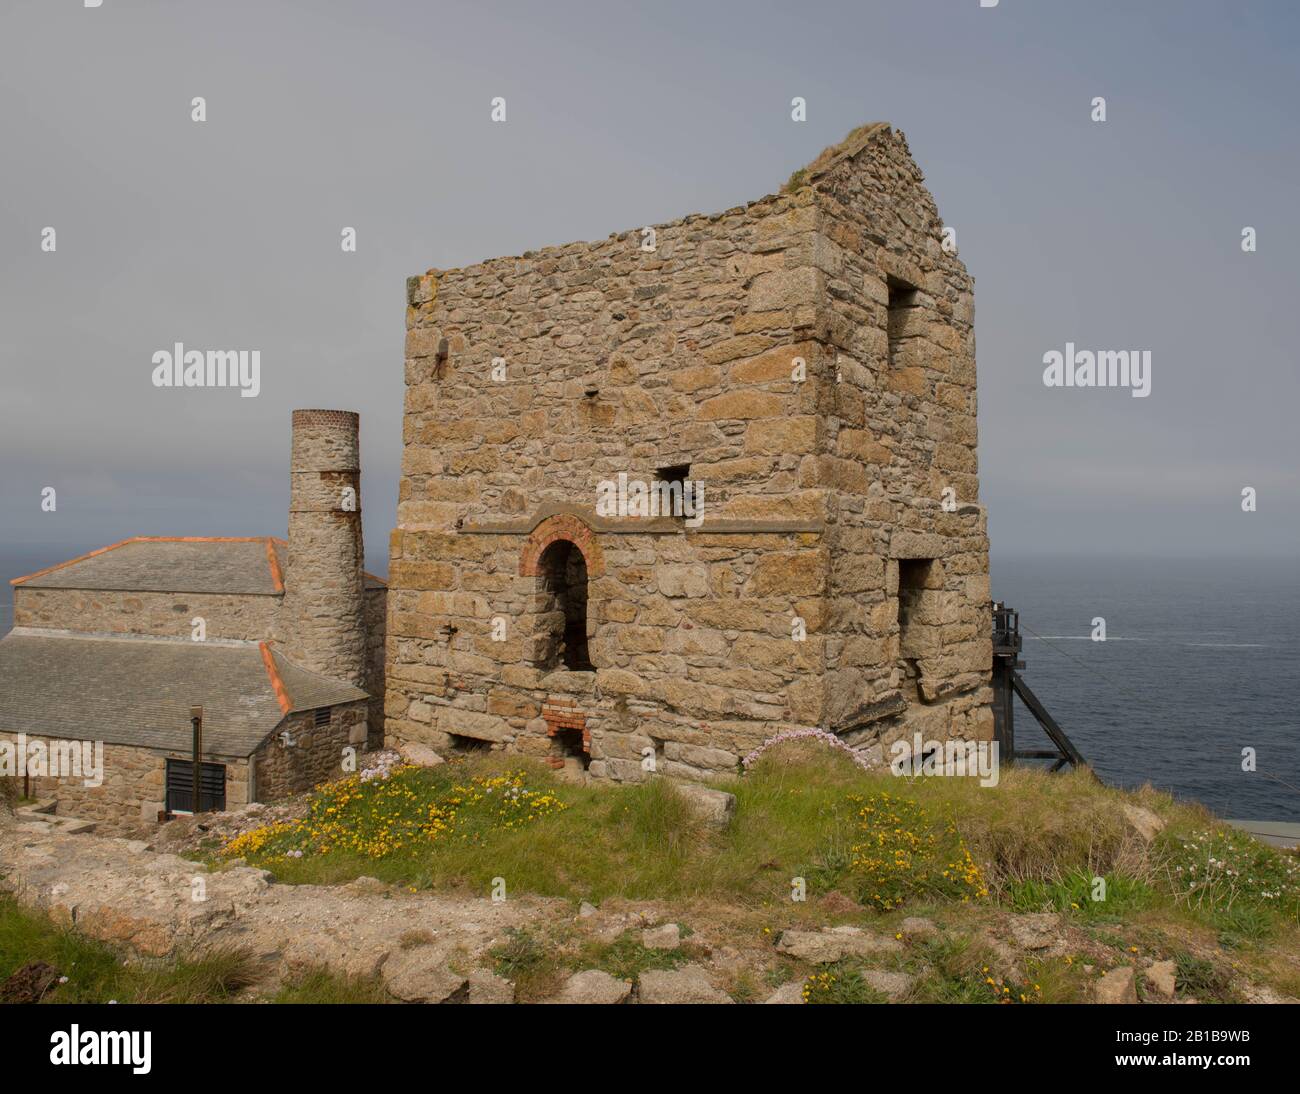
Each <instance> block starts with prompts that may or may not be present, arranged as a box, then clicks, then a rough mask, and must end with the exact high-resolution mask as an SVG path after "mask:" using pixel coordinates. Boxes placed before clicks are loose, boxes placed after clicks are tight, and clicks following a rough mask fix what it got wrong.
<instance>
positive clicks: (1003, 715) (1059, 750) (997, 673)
mask: <svg viewBox="0 0 1300 1094" xmlns="http://www.w3.org/2000/svg"><path fill="white" fill-rule="evenodd" d="M1022 644H1023V640H1022V639H1021V637H1020V613H1019V612H1017V611H1016V610H1015V609H1014V608H1008V607H1007V606H1006V605H1004V604H1003V603H1001V601H996V602H994V604H993V739H994V740H996V741H997V742H998V753H999V755H1000V756H1001V758H1002V760H1003V761H1004V762H1005V763H1009V764H1014V763H1015V762H1016V760H1051V761H1053V762H1052V765H1051V768H1050V770H1052V771H1060V770H1061V768H1063V767H1064V766H1065V765H1066V764H1072V765H1073V766H1074V767H1076V768H1079V767H1082V768H1087V770H1088V771H1089V773H1091V774H1092V777H1093V778H1094V779H1095V778H1097V776H1096V773H1095V772H1093V771H1092V768H1090V767H1088V761H1087V760H1085V759H1084V758H1083V756H1082V755H1081V754H1080V752H1079V750H1078V749H1077V748H1075V747H1074V743H1073V742H1072V741H1071V740H1070V738H1069V737H1067V736H1066V734H1065V730H1063V729H1062V728H1061V727H1060V725H1058V724H1057V721H1056V719H1055V718H1053V717H1052V716H1051V715H1050V714H1049V713H1048V712H1047V708H1046V707H1045V706H1043V704H1042V703H1041V702H1040V701H1039V699H1038V696H1037V695H1035V694H1034V693H1033V691H1032V690H1031V689H1030V687H1029V685H1028V684H1026V683H1025V681H1024V678H1023V677H1022V676H1021V675H1020V673H1019V672H1017V671H1016V670H1017V669H1023V668H1024V667H1025V663H1024V662H1023V661H1022V660H1020V651H1021V646H1022ZM1017 695H1018V696H1020V700H1021V702H1023V703H1024V704H1025V706H1026V707H1027V708H1028V709H1029V713H1030V714H1032V715H1033V716H1034V719H1035V720H1036V721H1037V722H1038V724H1039V725H1040V726H1042V727H1043V731H1044V732H1045V733H1046V734H1047V736H1048V739H1049V740H1050V741H1051V742H1052V744H1053V745H1055V746H1056V747H1055V748H1050V749H1030V750H1021V751H1016V720H1015V709H1014V703H1015V697H1016V696H1017Z"/></svg>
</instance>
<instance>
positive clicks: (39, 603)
mask: <svg viewBox="0 0 1300 1094" xmlns="http://www.w3.org/2000/svg"><path fill="white" fill-rule="evenodd" d="M279 607H280V597H279V595H278V594H274V593H272V594H264V595H263V594H257V593H238V594H236V593H229V594H227V593H160V592H134V591H132V592H117V591H111V590H103V589H36V588H24V587H23V586H21V585H18V586H15V587H14V626H15V627H40V628H45V629H49V630H69V631H79V632H83V633H85V632H90V633H99V634H147V635H159V636H162V637H167V638H184V639H189V638H190V637H191V635H192V633H193V623H192V620H193V619H194V618H195V617H196V616H201V617H202V618H203V620H204V624H205V627H206V632H207V637H208V638H224V639H233V640H237V641H245V642H261V641H263V640H265V639H267V638H269V637H270V636H271V632H272V628H273V626H274V623H275V617H276V612H277V611H278V610H279Z"/></svg>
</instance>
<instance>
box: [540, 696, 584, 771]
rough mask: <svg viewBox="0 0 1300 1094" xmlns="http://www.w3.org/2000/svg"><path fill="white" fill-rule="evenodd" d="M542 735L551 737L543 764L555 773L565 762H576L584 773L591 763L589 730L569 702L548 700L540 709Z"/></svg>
mask: <svg viewBox="0 0 1300 1094" xmlns="http://www.w3.org/2000/svg"><path fill="white" fill-rule="evenodd" d="M542 718H543V719H544V720H545V721H546V735H547V736H548V737H549V738H551V754H550V755H549V756H548V757H547V758H546V762H547V763H548V764H549V765H550V766H551V767H554V768H556V769H557V770H558V769H560V768H563V767H564V766H565V760H566V759H576V760H578V761H579V762H580V763H581V764H582V767H583V770H586V768H587V767H588V765H589V764H590V763H591V730H589V729H588V728H587V716H586V715H585V714H583V713H582V711H580V710H579V709H578V708H577V707H576V706H575V705H574V704H573V701H572V700H569V699H552V700H550V702H548V703H547V704H546V705H545V706H544V707H542Z"/></svg>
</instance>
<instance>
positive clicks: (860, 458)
mask: <svg viewBox="0 0 1300 1094" xmlns="http://www.w3.org/2000/svg"><path fill="white" fill-rule="evenodd" d="M865 154H869V155H870V156H871V163H872V169H871V170H870V171H863V170H860V169H858V168H857V167H856V166H855V165H854V164H853V163H851V162H848V161H842V162H840V163H839V164H838V165H837V166H833V167H831V168H830V169H829V170H828V171H827V172H826V173H825V174H824V175H823V176H822V177H820V178H818V179H817V180H816V182H815V185H816V187H817V190H818V193H819V195H820V198H821V201H820V208H821V211H822V216H821V220H820V223H819V232H818V239H817V244H816V248H815V255H816V257H815V263H816V266H817V269H818V271H819V273H820V275H821V276H822V277H823V278H824V279H825V298H824V299H825V308H826V315H827V324H828V340H829V343H830V352H831V353H833V355H834V361H833V367H834V370H835V375H836V382H835V384H834V386H833V387H832V388H830V389H829V392H828V394H829V396H830V399H829V403H828V405H827V406H826V408H825V414H824V417H823V418H822V421H823V423H824V427H825V430H826V437H825V442H826V444H825V453H826V454H825V456H824V464H823V470H824V472H825V474H826V475H827V477H828V481H830V482H834V484H835V486H836V488H837V494H836V497H837V502H838V512H837V515H836V525H837V527H836V532H835V534H834V536H833V546H832V547H831V549H830V553H831V557H832V559H833V573H832V579H831V584H832V588H831V594H830V598H829V599H830V612H831V615H832V618H833V619H834V620H835V622H834V624H833V628H832V629H833V630H834V631H836V632H838V633H837V635H836V637H833V638H830V639H828V642H829V643H830V651H829V658H830V661H831V665H830V667H829V668H828V673H827V681H828V698H827V706H828V710H827V715H828V721H829V723H830V725H831V726H832V727H834V728H837V729H848V730H849V731H850V733H851V735H852V737H853V738H854V739H856V740H857V741H861V740H862V739H863V738H864V737H870V736H871V735H872V734H874V733H880V734H881V735H882V736H883V739H884V740H885V741H886V743H887V742H888V741H889V740H891V739H893V738H894V737H896V736H899V735H906V736H908V737H910V736H911V735H912V734H913V733H914V732H917V731H920V732H922V733H923V734H924V736H925V738H926V739H928V740H936V739H937V740H943V739H946V738H949V737H962V738H970V737H974V738H982V739H989V738H990V737H991V733H992V714H991V708H990V707H989V703H990V702H991V691H990V690H989V688H988V683H989V674H990V669H991V665H992V646H991V638H990V631H991V619H990V618H989V612H988V601H989V582H988V536H987V530H986V518H985V513H984V510H983V508H982V507H981V506H980V505H979V479H978V462H977V455H976V442H977V425H976V382H975V381H976V376H975V336H974V325H973V323H974V298H973V283H972V279H971V277H970V275H969V274H968V273H967V272H966V269H965V266H964V265H963V264H962V263H961V261H960V259H958V258H957V256H956V254H955V253H951V252H950V251H949V250H945V248H944V247H943V245H942V240H943V227H944V225H943V223H942V220H941V219H940V217H939V213H938V210H937V208H936V207H935V203H934V200H933V198H932V197H931V196H930V194H929V192H928V191H927V190H926V188H925V186H924V185H923V181H922V175H921V172H920V170H919V169H918V168H917V166H916V164H915V163H914V162H913V160H912V158H911V155H910V154H909V152H908V149H907V142H906V140H905V139H904V138H903V136H902V135H901V134H897V133H894V134H889V135H887V136H885V137H884V138H882V139H877V140H875V141H873V142H872V144H871V145H870V147H869V149H868V151H867V153H865ZM891 281H893V282H894V283H895V284H906V285H910V286H912V287H914V288H915V290H916V292H915V295H914V297H910V298H908V300H907V302H908V303H909V304H910V306H908V307H905V308H899V309H896V311H895V314H894V315H893V316H892V318H891V316H890V314H889V306H888V305H889V301H890V282H891ZM891 323H892V327H891ZM891 341H892V343H893V345H892V347H891ZM946 488H947V489H950V491H951V499H952V504H953V505H955V510H954V511H952V512H948V511H945V510H944V509H943V501H944V491H945V489H946ZM909 559H927V560H928V559H933V560H935V562H934V564H933V566H932V567H931V569H930V573H929V575H928V579H927V581H926V587H925V589H924V590H923V591H922V592H921V593H920V594H919V596H917V597H916V599H915V601H914V602H913V610H912V614H913V616H914V619H915V626H914V628H913V631H914V633H913V634H912V635H911V636H910V637H911V646H912V648H910V649H902V648H900V639H901V637H902V636H901V634H900V629H899V622H898V621H899V606H898V596H899V587H898V586H899V561H900V560H909ZM900 699H901V700H902V701H903V702H905V703H906V709H905V711H904V712H903V713H902V715H901V716H900V717H892V718H885V719H882V720H881V721H880V723H879V725H877V726H873V724H872V722H870V721H862V718H863V716H864V715H866V716H867V717H870V716H871V715H872V714H873V713H879V712H880V711H882V710H886V709H889V708H890V707H891V705H895V706H896V705H897V703H898V701H899V700H900ZM864 705H865V707H866V708H867V709H865V710H864V709H863V708H864ZM873 705H874V707H875V710H874V711H873V710H872V709H870V708H871V707H872V706H873Z"/></svg>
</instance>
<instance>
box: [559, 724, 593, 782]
mask: <svg viewBox="0 0 1300 1094" xmlns="http://www.w3.org/2000/svg"><path fill="white" fill-rule="evenodd" d="M555 741H556V744H558V745H559V751H560V756H561V758H562V759H563V760H564V761H565V766H566V767H568V766H574V767H581V768H582V770H583V771H586V770H587V768H588V767H589V766H590V765H591V754H590V753H589V752H588V751H587V747H586V745H585V744H584V743H583V739H582V730H581V729H579V728H578V727H576V726H569V727H562V728H559V729H557V730H556V731H555Z"/></svg>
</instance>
